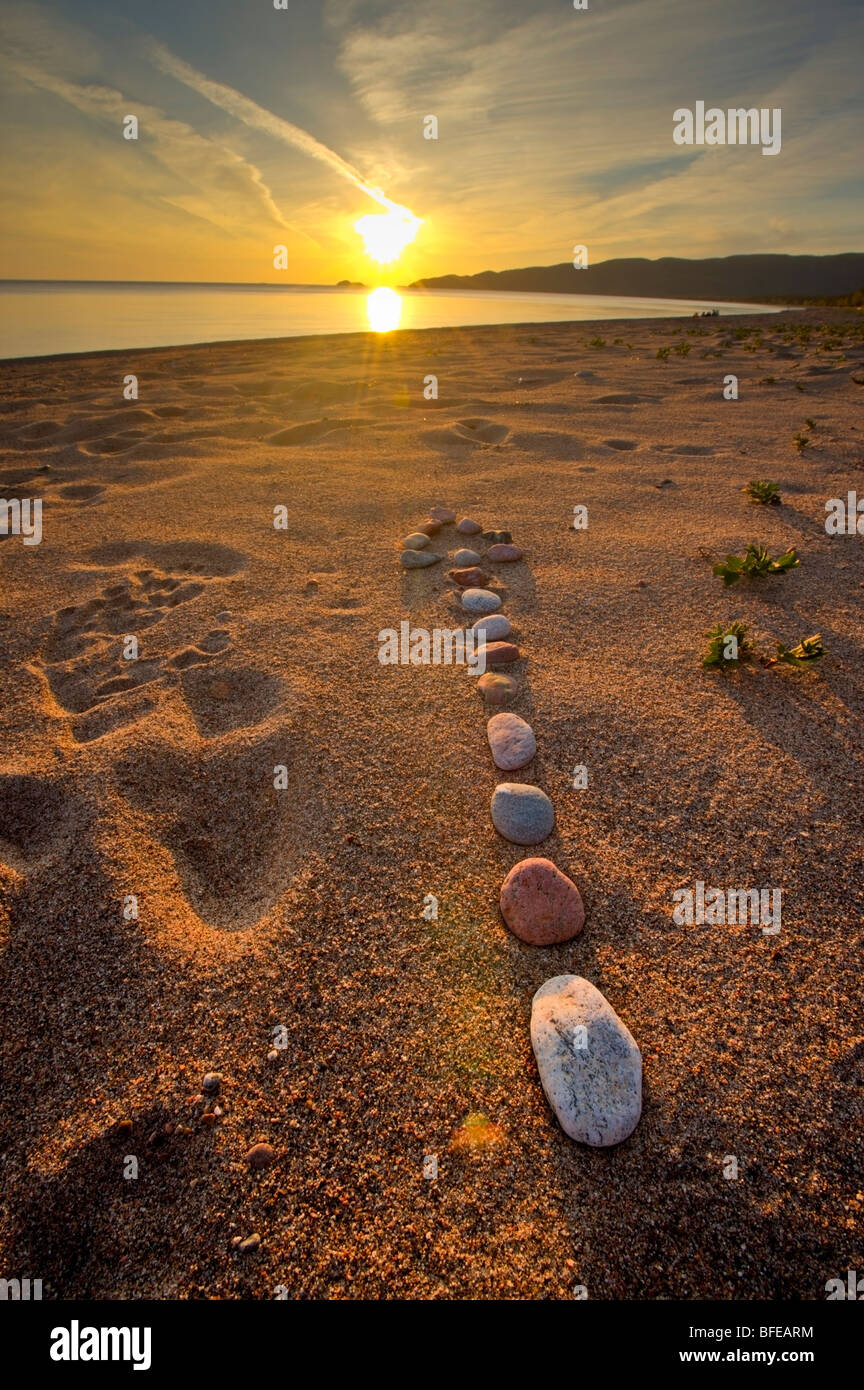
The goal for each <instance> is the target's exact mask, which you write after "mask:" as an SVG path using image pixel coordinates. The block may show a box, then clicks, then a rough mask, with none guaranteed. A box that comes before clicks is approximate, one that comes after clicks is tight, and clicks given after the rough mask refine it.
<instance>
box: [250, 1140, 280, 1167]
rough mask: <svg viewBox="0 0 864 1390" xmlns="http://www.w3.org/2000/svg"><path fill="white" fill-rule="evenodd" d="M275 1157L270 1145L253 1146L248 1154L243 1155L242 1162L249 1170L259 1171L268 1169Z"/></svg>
mask: <svg viewBox="0 0 864 1390" xmlns="http://www.w3.org/2000/svg"><path fill="white" fill-rule="evenodd" d="M275 1157H276V1155H275V1153H274V1152H273V1146H272V1145H271V1144H253V1145H252V1148H251V1149H250V1150H249V1152H248V1153H247V1154H244V1155H243V1160H244V1162H245V1163H248V1164H249V1167H250V1168H255V1169H260V1168H269V1167H270V1164H271V1163H272V1162H273V1160H274V1159H275Z"/></svg>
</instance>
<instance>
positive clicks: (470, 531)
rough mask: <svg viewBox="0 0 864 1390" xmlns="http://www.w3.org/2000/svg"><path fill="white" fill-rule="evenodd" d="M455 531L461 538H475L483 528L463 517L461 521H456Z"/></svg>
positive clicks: (476, 522)
mask: <svg viewBox="0 0 864 1390" xmlns="http://www.w3.org/2000/svg"><path fill="white" fill-rule="evenodd" d="M456 530H457V531H458V532H459V534H460V535H462V536H477V535H479V534H480V532H481V531H482V530H483V527H482V526H481V525H480V522H479V521H472V520H471V518H470V516H463V518H462V520H461V521H457V523H456Z"/></svg>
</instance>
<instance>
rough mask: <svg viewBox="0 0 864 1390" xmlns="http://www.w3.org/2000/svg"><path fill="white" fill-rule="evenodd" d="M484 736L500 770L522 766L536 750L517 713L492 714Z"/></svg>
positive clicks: (534, 741) (532, 737) (509, 770)
mask: <svg viewBox="0 0 864 1390" xmlns="http://www.w3.org/2000/svg"><path fill="white" fill-rule="evenodd" d="M486 737H487V738H488V740H489V747H490V748H491V749H492V759H493V762H494V763H495V766H496V767H500V768H501V770H502V772H513V771H514V770H515V769H516V768H517V767H524V766H525V765H526V763H530V761H531V759H532V758H533V757H534V754H535V753H536V752H537V740H536V739H535V737H534V731H533V729H532V728H531V725H530V724H526V722H525V720H524V719H520V718H519V715H518V714H493V716H492V718H491V719H490V720H489V723H488V724H487V725H486ZM544 862H545V861H544Z"/></svg>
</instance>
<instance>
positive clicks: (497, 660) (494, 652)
mask: <svg viewBox="0 0 864 1390" xmlns="http://www.w3.org/2000/svg"><path fill="white" fill-rule="evenodd" d="M481 652H482V653H483V656H484V658H485V661H486V665H487V666H506V665H507V663H508V662H510V661H518V660H519V659H520V657H521V655H522V653H521V652H520V651H519V648H518V647H517V646H516V643H515V642H484V643H483V646H482V647H478V648H477V658H478V660H479V658H480V653H481Z"/></svg>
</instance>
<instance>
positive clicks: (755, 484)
mask: <svg viewBox="0 0 864 1390" xmlns="http://www.w3.org/2000/svg"><path fill="white" fill-rule="evenodd" d="M741 491H742V492H746V493H747V495H748V497H749V498H750V501H751V502H761V503H762V505H763V506H765V507H769V506H770V507H779V506H780V503H781V502H782V500H783V499H782V498H781V496H780V489H779V487H778V486H777V484H776V483H769V482H766V481H765V480H764V479H761V478H755V479H754V480H753V481H752V482H749V483H748V484H747V486H746V487H742V489H741Z"/></svg>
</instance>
